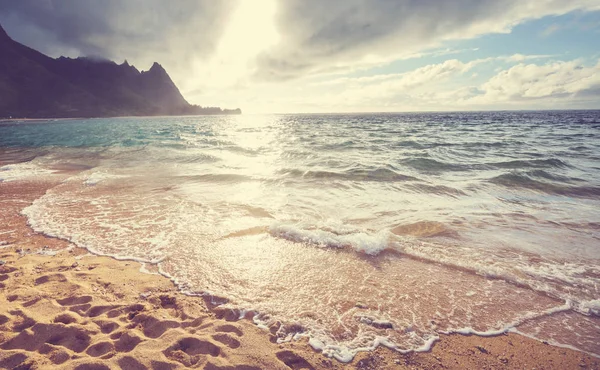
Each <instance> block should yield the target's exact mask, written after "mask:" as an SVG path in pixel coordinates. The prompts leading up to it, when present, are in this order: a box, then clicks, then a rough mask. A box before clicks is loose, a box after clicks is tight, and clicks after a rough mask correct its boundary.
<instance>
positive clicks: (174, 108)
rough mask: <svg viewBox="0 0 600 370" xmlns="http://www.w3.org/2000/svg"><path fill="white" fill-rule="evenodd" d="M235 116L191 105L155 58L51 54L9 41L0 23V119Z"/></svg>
mask: <svg viewBox="0 0 600 370" xmlns="http://www.w3.org/2000/svg"><path fill="white" fill-rule="evenodd" d="M205 114H241V110H240V109H239V108H238V109H231V110H229V109H221V108H217V107H201V106H197V105H192V104H189V103H188V102H187V100H185V98H184V97H183V95H181V93H180V91H179V89H178V88H177V86H176V85H175V83H174V82H173V81H172V80H171V78H170V77H169V74H168V73H167V71H166V70H165V69H164V68H163V67H162V65H160V64H159V63H157V62H155V63H154V64H153V65H152V67H150V69H149V70H147V71H139V70H138V69H137V68H136V67H135V66H133V65H130V64H129V63H128V62H127V61H125V62H123V63H122V64H117V63H115V62H113V61H109V60H99V59H92V58H87V57H79V58H67V57H58V58H51V57H49V56H47V55H44V54H42V53H40V52H38V51H37V50H34V49H32V48H30V47H28V46H25V45H23V44H21V43H19V42H17V41H14V40H13V39H12V38H10V36H9V35H8V33H7V32H6V31H5V30H4V28H3V27H2V25H0V118H8V117H14V118H17V117H18V118H57V117H60V118H70V117H114V116H155V115H205Z"/></svg>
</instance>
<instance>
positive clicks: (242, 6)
mask: <svg viewBox="0 0 600 370" xmlns="http://www.w3.org/2000/svg"><path fill="white" fill-rule="evenodd" d="M276 10H277V1H276V0H241V1H240V2H239V5H238V6H237V8H236V9H235V10H234V12H233V14H232V15H231V17H230V19H229V22H228V26H227V28H226V30H225V33H224V35H223V37H222V39H221V42H220V43H219V46H218V47H217V52H216V53H215V56H214V59H213V60H212V62H211V69H212V73H211V76H210V79H211V80H212V82H214V83H216V84H219V85H221V86H227V85H232V84H235V83H236V82H237V81H239V80H240V79H242V78H244V77H246V76H247V75H248V74H249V73H250V72H251V70H252V62H253V61H254V60H255V58H256V56H258V54H259V53H260V52H261V51H264V50H266V49H267V48H269V47H270V46H273V45H275V44H276V43H277V42H278V41H279V33H278V32H277V28H276V26H275V16H276Z"/></svg>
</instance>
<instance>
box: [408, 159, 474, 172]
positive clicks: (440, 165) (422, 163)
mask: <svg viewBox="0 0 600 370" xmlns="http://www.w3.org/2000/svg"><path fill="white" fill-rule="evenodd" d="M400 163H401V164H403V165H405V166H408V167H412V168H414V169H416V170H419V171H423V172H443V171H468V170H470V169H471V166H468V165H463V164H456V163H446V162H442V161H438V160H435V159H430V158H409V159H405V160H403V161H401V162H400Z"/></svg>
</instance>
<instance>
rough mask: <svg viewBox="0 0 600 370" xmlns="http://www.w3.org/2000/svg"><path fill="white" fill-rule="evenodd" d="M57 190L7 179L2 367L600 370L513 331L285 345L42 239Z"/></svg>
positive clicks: (144, 277) (1, 192)
mask: <svg viewBox="0 0 600 370" xmlns="http://www.w3.org/2000/svg"><path fill="white" fill-rule="evenodd" d="M54 185H56V184H55V183H50V182H40V181H36V182H34V181H29V182H25V181H21V182H16V181H15V182H6V183H0V203H1V204H2V207H0V259H1V261H0V287H2V290H1V291H0V302H1V304H0V368H14V367H17V366H23V368H27V366H30V367H31V368H40V369H51V368H55V367H57V366H59V367H60V368H67V369H83V368H88V367H86V366H93V368H94V369H117V368H127V369H129V368H136V369H137V368H139V369H144V368H146V369H176V368H182V367H196V368H197V367H200V368H206V369H232V368H240V369H242V368H243V369H354V368H358V369H402V368H420V369H437V368H451V369H459V368H460V369H462V368H473V369H474V368H514V369H523V368H544V369H566V368H571V369H573V368H589V369H593V368H600V359H597V358H594V357H591V356H589V355H586V354H584V353H582V352H578V351H574V350H571V349H565V348H559V347H555V346H551V345H547V344H544V343H541V342H539V341H536V340H533V339H529V338H526V337H523V336H520V335H517V334H507V335H500V336H496V337H487V338H483V337H477V336H463V335H449V336H442V338H441V339H440V340H439V341H438V342H437V343H436V344H435V345H434V346H433V349H432V350H431V351H430V352H426V353H408V354H401V353H399V352H396V351H393V350H389V349H387V348H385V347H379V348H378V349H377V350H375V351H373V352H362V353H359V354H358V355H357V356H356V357H355V359H354V360H353V361H352V362H351V363H348V364H343V363H340V362H337V361H336V360H333V359H329V358H326V357H324V356H323V355H321V354H320V353H318V352H315V351H314V350H312V348H311V347H310V346H309V345H308V344H307V343H306V341H305V340H303V341H297V342H290V343H281V344H278V343H276V341H275V338H276V336H275V335H274V334H275V333H276V331H277V326H276V325H275V326H273V327H271V328H269V330H264V329H260V328H259V327H257V326H256V325H254V324H253V323H252V321H251V320H238V318H239V316H240V313H239V312H232V311H230V310H227V309H221V308H219V307H216V306H213V305H211V304H210V300H203V299H201V298H198V297H188V296H185V295H183V294H180V293H179V292H178V291H177V290H176V288H175V287H174V285H173V284H172V283H171V282H170V281H169V280H168V279H166V278H163V277H162V276H160V275H156V274H146V273H141V272H139V270H140V267H141V266H140V264H139V263H135V262H128V261H116V260H114V259H111V258H107V257H98V256H93V255H90V254H89V253H88V252H87V251H86V250H84V249H81V248H77V247H75V246H73V245H71V244H70V243H69V242H67V241H64V240H60V239H56V238H49V237H46V236H44V235H40V234H37V233H34V232H33V231H32V230H31V229H30V228H29V227H28V226H27V220H26V219H25V217H24V216H22V215H21V214H20V211H21V209H22V208H23V207H25V206H26V205H27V204H28V203H30V202H32V201H33V200H35V199H36V198H38V197H40V196H42V195H43V194H44V193H45V192H46V191H47V190H48V189H49V188H51V187H53V186H54ZM56 251H60V252H58V253H57V252H56ZM250 316H251V315H250ZM247 317H248V318H249V316H248V315H247ZM89 368H92V367H89Z"/></svg>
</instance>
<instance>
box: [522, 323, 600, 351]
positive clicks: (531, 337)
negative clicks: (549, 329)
mask: <svg viewBox="0 0 600 370" xmlns="http://www.w3.org/2000/svg"><path fill="white" fill-rule="evenodd" d="M510 332H511V333H515V334H519V335H522V336H524V337H527V338H529V339H533V340H537V341H538V342H542V343H547V344H549V345H551V346H554V347H559V348H565V349H570V350H573V351H577V352H582V353H585V354H586V355H589V356H592V357H596V358H600V355H599V354H595V353H593V352H588V351H584V350H582V349H579V348H577V347H575V346H571V345H569V344H563V343H560V342H557V341H555V340H553V339H540V338H537V337H535V336H534V335H531V334H527V333H524V332H522V331H519V329H517V328H512V329H511V330H510Z"/></svg>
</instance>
